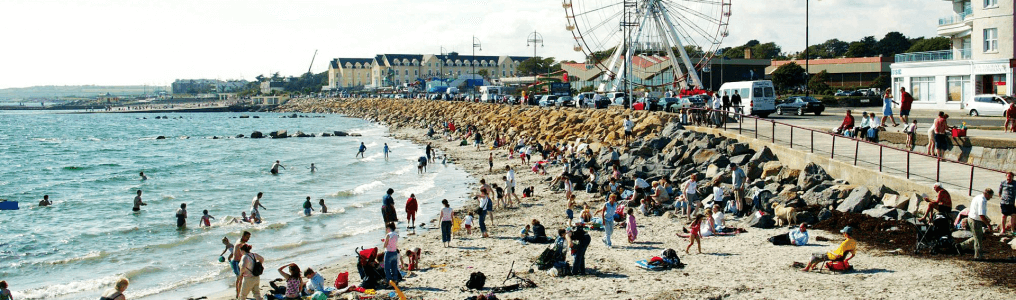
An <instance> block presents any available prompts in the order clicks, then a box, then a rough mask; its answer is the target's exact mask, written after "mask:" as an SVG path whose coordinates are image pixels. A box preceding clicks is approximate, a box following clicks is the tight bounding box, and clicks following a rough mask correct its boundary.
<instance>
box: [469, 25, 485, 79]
mask: <svg viewBox="0 0 1016 300" xmlns="http://www.w3.org/2000/svg"><path fill="white" fill-rule="evenodd" d="M476 48H480V51H483V48H482V47H480V39H478V38H476V36H473V57H472V58H473V61H471V62H469V65H470V66H472V67H473V75H472V76H469V79H476V77H475V76H476ZM480 81H481V82H482V81H483V79H480Z"/></svg>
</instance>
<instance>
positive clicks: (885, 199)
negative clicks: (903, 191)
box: [882, 193, 910, 210]
mask: <svg viewBox="0 0 1016 300" xmlns="http://www.w3.org/2000/svg"><path fill="white" fill-rule="evenodd" d="M882 205H885V206H886V207H892V208H899V209H902V210H907V208H909V207H910V199H909V198H907V197H905V196H900V195H897V194H888V193H887V194H884V195H882Z"/></svg>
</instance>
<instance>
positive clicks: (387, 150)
mask: <svg viewBox="0 0 1016 300" xmlns="http://www.w3.org/2000/svg"><path fill="white" fill-rule="evenodd" d="M427 147H430V146H427ZM383 152H384V153H385V160H388V152H391V151H389V149H388V143H385V148H384V150H383Z"/></svg>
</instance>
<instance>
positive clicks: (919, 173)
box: [689, 108, 1006, 196]
mask: <svg viewBox="0 0 1016 300" xmlns="http://www.w3.org/2000/svg"><path fill="white" fill-rule="evenodd" d="M689 110H692V111H698V112H699V113H700V114H702V115H705V122H715V121H717V118H713V117H712V114H713V113H714V112H720V113H721V114H723V116H721V117H720V118H719V120H721V121H722V122H721V123H722V124H719V125H717V124H711V125H714V126H716V128H718V129H723V130H724V131H733V130H737V134H739V135H742V136H747V135H746V134H745V132H744V131H753V133H748V134H753V135H754V138H755V139H766V138H768V140H769V142H770V143H773V144H774V145H786V146H788V147H789V148H791V149H795V147H796V149H801V147H802V146H803V147H804V150H806V151H809V152H810V153H828V154H829V158H830V159H838V160H840V161H850V160H852V161H853V165H854V166H862V167H864V166H865V164H866V165H867V166H870V167H872V168H874V167H876V166H877V167H878V171H879V172H882V173H898V174H899V175H903V176H904V177H906V178H907V179H919V178H923V179H926V180H933V181H934V182H940V183H942V184H943V185H946V186H952V187H956V188H962V189H966V190H967V195H968V196H973V195H974V190H975V188H974V184H975V172H977V173H976V175H977V176H976V177H977V178H979V180H976V181H977V182H978V184H979V186H978V190H980V189H982V188H983V187H993V188H997V186H991V184H988V185H984V184H986V183H990V182H994V184H997V183H998V182H1001V181H1002V179H1003V178H1005V173H1006V171H1003V170H999V169H992V168H988V167H983V166H977V165H973V164H969V163H966V162H962V161H957V160H951V159H947V158H942V157H937V156H933V155H929V154H925V153H919V152H915V151H912V150H907V149H902V148H897V147H893V146H887V145H882V144H880V143H877V142H869V141H865V140H862V139H858V138H851V137H846V136H843V135H840V134H836V133H835V132H827V131H821V130H815V129H811V128H806V127H801V126H797V125H792V124H787V123H783V122H778V121H776V120H773V119H765V118H759V117H756V116H751V115H743V114H739V113H735V112H730V111H715V110H711V109H706V108H689ZM729 120H735V121H734V122H727V121H729ZM746 124H747V127H746ZM733 126H737V127H736V128H734V127H733ZM778 133H782V134H786V135H787V136H782V137H777V134H778ZM767 135H768V136H767ZM816 136H818V137H817V139H816ZM795 137H796V138H797V139H796V140H795ZM822 139H826V140H828V141H830V144H829V147H828V148H824V147H823V145H819V147H818V148H816V146H815V142H816V140H818V141H820V142H822ZM837 142H839V143H840V145H841V147H840V148H843V147H842V146H843V145H846V146H847V147H849V146H850V145H849V144H854V145H853V146H854V147H850V148H853V153H849V152H848V153H846V154H844V153H843V152H842V151H843V150H842V149H841V150H840V151H841V152H840V153H839V154H837V152H836V150H837V146H836V145H837ZM929 142H930V141H929ZM844 143H845V144H844ZM862 146H863V147H862ZM875 147H877V148H878V154H877V157H878V161H877V162H875V161H868V160H873V159H874V155H875V154H874V153H871V152H865V151H863V150H872V149H874V148H875ZM848 151H849V150H848ZM886 157H895V158H902V159H904V160H905V161H904V162H901V163H902V169H900V166H899V164H900V163H893V162H887V161H886V160H885V158H886ZM918 160H920V161H918ZM928 163H933V164H934V166H935V171H934V173H933V174H929V173H930V172H929V171H926V170H922V169H920V168H916V169H915V168H912V167H914V166H922V167H927V166H929V165H927V164H928ZM943 166H944V167H947V168H948V169H950V170H952V171H949V173H945V174H944V173H943V172H942V169H943ZM965 169H969V170H970V174H969V176H966V174H962V175H959V177H957V175H958V174H957V171H959V170H965ZM961 172H965V171H961ZM943 175H945V176H943ZM992 176H993V177H992ZM961 181H962V182H961Z"/></svg>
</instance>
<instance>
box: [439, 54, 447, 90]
mask: <svg viewBox="0 0 1016 300" xmlns="http://www.w3.org/2000/svg"><path fill="white" fill-rule="evenodd" d="M440 52H441V58H440V60H441V62H440V65H439V66H440V68H441V70H440V71H439V72H440V73H439V74H438V76H439V77H440V78H441V82H442V83H444V64H445V59H446V58H447V57H445V48H444V46H441V50H440Z"/></svg>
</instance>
